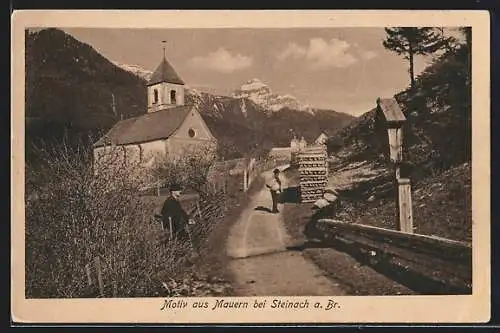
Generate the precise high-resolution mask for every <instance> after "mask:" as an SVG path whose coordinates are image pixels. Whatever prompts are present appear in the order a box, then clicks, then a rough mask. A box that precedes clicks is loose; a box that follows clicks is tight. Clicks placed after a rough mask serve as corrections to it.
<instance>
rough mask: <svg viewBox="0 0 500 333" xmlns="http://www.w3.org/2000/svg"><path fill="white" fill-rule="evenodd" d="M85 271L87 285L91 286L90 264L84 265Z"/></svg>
mask: <svg viewBox="0 0 500 333" xmlns="http://www.w3.org/2000/svg"><path fill="white" fill-rule="evenodd" d="M85 271H86V272H87V282H88V285H89V286H91V285H92V275H91V271H90V264H86V265H85Z"/></svg>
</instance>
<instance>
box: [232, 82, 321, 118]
mask: <svg viewBox="0 0 500 333" xmlns="http://www.w3.org/2000/svg"><path fill="white" fill-rule="evenodd" d="M233 97H234V98H238V99H240V98H246V99H249V100H251V101H252V102H254V103H256V104H258V105H260V106H262V107H263V108H264V109H266V110H270V111H274V112H275V111H280V110H282V109H283V108H289V109H294V110H299V111H310V110H311V109H310V108H309V106H307V105H302V104H301V103H300V102H299V101H298V100H297V99H296V98H295V97H294V96H292V95H278V94H274V93H273V92H272V91H271V88H269V86H268V85H267V84H265V83H263V82H262V81H260V80H259V79H251V80H249V81H247V82H246V83H244V84H242V85H241V87H240V88H239V89H237V90H236V91H235V92H234V93H233Z"/></svg>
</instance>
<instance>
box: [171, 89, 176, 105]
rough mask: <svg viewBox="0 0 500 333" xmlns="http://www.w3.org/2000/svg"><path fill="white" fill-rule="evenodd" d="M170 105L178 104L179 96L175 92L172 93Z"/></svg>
mask: <svg viewBox="0 0 500 333" xmlns="http://www.w3.org/2000/svg"><path fill="white" fill-rule="evenodd" d="M170 104H177V96H176V92H175V90H171V91H170Z"/></svg>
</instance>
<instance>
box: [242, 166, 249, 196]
mask: <svg viewBox="0 0 500 333" xmlns="http://www.w3.org/2000/svg"><path fill="white" fill-rule="evenodd" d="M247 177H248V172H247V170H246V169H245V170H243V192H246V191H247V190H248V183H247V181H248V179H247Z"/></svg>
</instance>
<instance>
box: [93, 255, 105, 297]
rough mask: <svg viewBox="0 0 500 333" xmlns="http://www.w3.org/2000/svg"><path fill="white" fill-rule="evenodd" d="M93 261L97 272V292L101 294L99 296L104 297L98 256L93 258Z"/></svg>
mask: <svg viewBox="0 0 500 333" xmlns="http://www.w3.org/2000/svg"><path fill="white" fill-rule="evenodd" d="M94 260H95V267H96V270H97V281H98V283H99V292H100V293H101V296H102V297H103V296H104V282H103V280H102V270H101V258H99V256H97V257H95V258H94Z"/></svg>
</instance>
